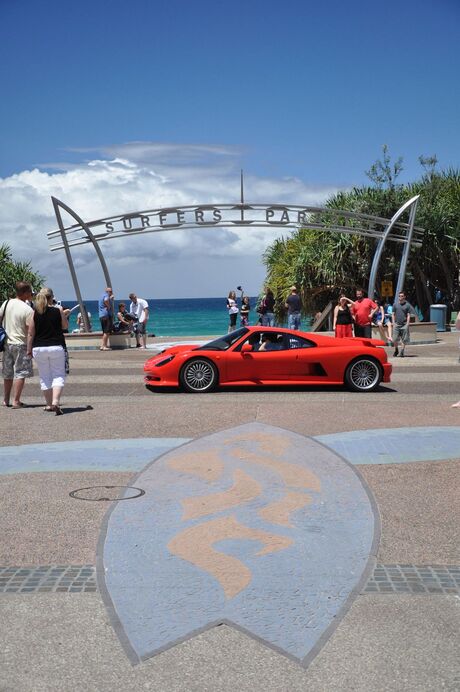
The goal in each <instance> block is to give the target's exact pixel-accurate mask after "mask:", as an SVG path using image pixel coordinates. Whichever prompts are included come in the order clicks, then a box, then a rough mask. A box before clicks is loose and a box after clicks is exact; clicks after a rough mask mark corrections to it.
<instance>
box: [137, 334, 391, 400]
mask: <svg viewBox="0 0 460 692" xmlns="http://www.w3.org/2000/svg"><path fill="white" fill-rule="evenodd" d="M384 345H385V343H384V342H383V341H380V340H378V339H365V338H354V339H353V338H347V339H336V338H334V337H331V336H325V335H322V334H317V333H305V332H299V331H293V330H291V329H278V328H276V327H272V328H270V327H242V328H241V329H237V330H236V331H234V332H231V333H230V334H226V335H225V336H221V337H219V338H218V339H215V340H213V341H210V342H209V343H207V344H204V345H203V346H196V345H188V346H187V345H177V346H171V347H169V348H166V349H164V350H163V351H162V352H161V353H159V354H158V355H156V356H153V357H152V358H149V360H148V361H147V362H146V363H145V365H144V373H145V376H144V382H145V384H146V386H147V387H148V389H151V390H153V391H154V390H155V389H156V388H158V387H177V386H180V387H182V388H183V389H185V390H186V391H188V392H210V391H212V390H213V389H215V387H217V386H220V387H230V386H235V385H245V386H247V385H252V386H255V387H258V386H263V385H277V384H279V385H290V384H292V385H302V384H303V385H305V384H308V385H325V384H326V385H329V384H330V385H342V384H346V385H347V387H348V388H349V389H351V390H353V391H355V392H371V391H373V390H374V389H376V388H377V387H378V386H379V384H380V382H382V381H383V382H389V381H390V376H391V369H392V366H391V364H390V363H388V358H387V354H386V352H385V350H384V349H383V348H380V347H382V346H384Z"/></svg>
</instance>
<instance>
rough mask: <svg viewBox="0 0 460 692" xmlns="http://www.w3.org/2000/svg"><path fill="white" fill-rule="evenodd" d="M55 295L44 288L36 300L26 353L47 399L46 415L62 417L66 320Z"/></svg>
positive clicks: (49, 289)
mask: <svg viewBox="0 0 460 692" xmlns="http://www.w3.org/2000/svg"><path fill="white" fill-rule="evenodd" d="M53 299H54V295H53V291H52V290H51V288H42V290H41V291H40V292H39V293H38V294H37V295H36V296H35V301H34V306H35V309H34V316H33V320H32V322H31V325H30V328H29V334H28V337H27V353H28V355H29V356H33V358H34V360H35V362H36V364H37V367H38V374H39V375H40V388H41V390H42V392H43V395H44V397H45V408H44V411H53V412H54V413H55V414H56V416H61V415H62V409H61V394H62V390H63V388H64V382H65V377H66V366H65V360H66V349H65V337H64V331H65V330H66V329H67V327H68V324H69V323H68V320H67V316H66V314H65V312H64V310H63V308H62V307H61V306H60V305H53Z"/></svg>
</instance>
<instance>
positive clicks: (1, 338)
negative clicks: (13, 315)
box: [0, 298, 10, 351]
mask: <svg viewBox="0 0 460 692" xmlns="http://www.w3.org/2000/svg"><path fill="white" fill-rule="evenodd" d="M9 302H10V299H9V298H8V300H7V301H6V303H5V307H4V309H3V315H2V316H1V318H0V351H4V350H5V345H6V340H7V338H8V335H7V333H6V331H5V329H4V328H3V326H2V325H3V320H4V319H5V314H6V308H7V307H8V303H9Z"/></svg>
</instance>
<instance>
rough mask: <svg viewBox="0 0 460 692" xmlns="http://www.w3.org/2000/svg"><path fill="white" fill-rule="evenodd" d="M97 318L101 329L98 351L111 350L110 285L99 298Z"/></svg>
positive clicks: (111, 297) (111, 315) (111, 294)
mask: <svg viewBox="0 0 460 692" xmlns="http://www.w3.org/2000/svg"><path fill="white" fill-rule="evenodd" d="M98 307H99V320H100V322H101V329H102V341H101V347H100V349H99V350H100V351H111V350H112V349H111V348H110V346H109V336H110V334H111V332H112V328H113V292H112V289H111V288H110V286H107V288H106V289H105V291H104V293H103V294H102V296H101V298H100V299H99V305H98Z"/></svg>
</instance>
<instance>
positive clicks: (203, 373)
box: [180, 358, 218, 394]
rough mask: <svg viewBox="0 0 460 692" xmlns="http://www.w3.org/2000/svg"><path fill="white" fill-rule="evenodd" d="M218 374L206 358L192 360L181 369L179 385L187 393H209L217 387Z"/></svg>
mask: <svg viewBox="0 0 460 692" xmlns="http://www.w3.org/2000/svg"><path fill="white" fill-rule="evenodd" d="M217 381H218V373H217V368H216V366H215V365H214V363H211V361H210V360H207V359H206V358H193V359H192V360H189V361H188V362H187V363H186V364H185V365H184V366H183V368H182V370H181V373H180V383H181V385H182V387H183V388H184V389H185V390H186V391H187V392H193V393H194V394H196V393H201V392H211V391H212V390H213V389H215V387H216V386H217Z"/></svg>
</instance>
